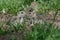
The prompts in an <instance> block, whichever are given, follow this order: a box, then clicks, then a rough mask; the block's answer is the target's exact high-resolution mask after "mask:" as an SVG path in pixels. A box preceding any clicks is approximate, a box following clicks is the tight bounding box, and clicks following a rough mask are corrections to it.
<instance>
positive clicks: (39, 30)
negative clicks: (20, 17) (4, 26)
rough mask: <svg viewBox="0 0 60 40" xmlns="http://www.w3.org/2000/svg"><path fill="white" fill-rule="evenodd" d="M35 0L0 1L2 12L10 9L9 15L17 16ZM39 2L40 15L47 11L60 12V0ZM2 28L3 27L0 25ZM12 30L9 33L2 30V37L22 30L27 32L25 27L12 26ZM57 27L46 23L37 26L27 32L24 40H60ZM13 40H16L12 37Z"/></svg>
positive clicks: (37, 0) (38, 0) (59, 32)
mask: <svg viewBox="0 0 60 40" xmlns="http://www.w3.org/2000/svg"><path fill="white" fill-rule="evenodd" d="M32 1H34V0H18V1H17V0H0V11H1V10H2V9H4V8H7V9H8V12H9V13H13V14H15V15H16V13H17V12H18V11H21V10H23V9H24V8H26V7H27V5H30V4H31V2H32ZM35 1H36V2H37V5H38V7H37V9H38V12H39V13H45V12H46V10H59V9H60V1H59V0H35ZM0 26H1V25H0ZM10 26H11V28H10V29H9V30H7V31H3V30H1V28H0V36H1V35H3V34H9V33H11V32H12V31H15V32H18V30H20V29H19V28H21V30H23V32H24V31H25V26H24V24H23V25H16V26H14V25H10ZM55 27H56V26H55V25H52V24H49V23H44V24H40V23H39V24H35V25H34V26H33V27H32V29H31V31H28V32H26V34H25V36H24V35H23V38H24V39H23V40H60V28H58V27H56V28H55ZM22 34H23V33H22ZM11 40H14V39H13V37H11Z"/></svg>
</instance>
